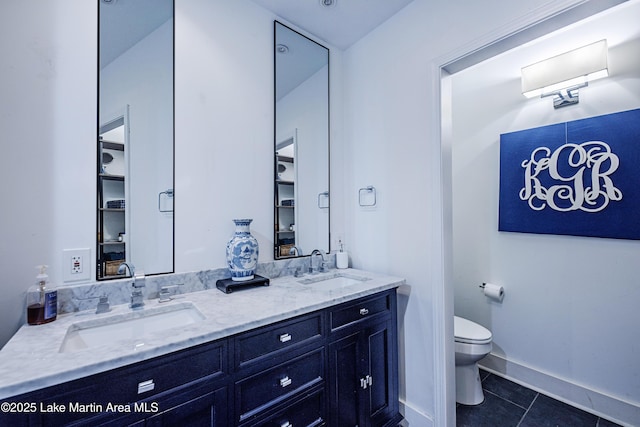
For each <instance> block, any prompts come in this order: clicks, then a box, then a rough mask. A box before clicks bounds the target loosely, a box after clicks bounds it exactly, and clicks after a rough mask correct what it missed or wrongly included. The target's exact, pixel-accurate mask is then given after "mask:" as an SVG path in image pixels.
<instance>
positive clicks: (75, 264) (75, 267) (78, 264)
mask: <svg viewBox="0 0 640 427" xmlns="http://www.w3.org/2000/svg"><path fill="white" fill-rule="evenodd" d="M83 264H84V262H83V260H82V256H80V255H75V256H72V257H71V274H82V267H83Z"/></svg>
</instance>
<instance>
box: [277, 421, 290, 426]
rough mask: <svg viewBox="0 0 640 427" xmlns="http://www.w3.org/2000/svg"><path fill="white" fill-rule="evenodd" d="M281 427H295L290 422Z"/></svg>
mask: <svg viewBox="0 0 640 427" xmlns="http://www.w3.org/2000/svg"><path fill="white" fill-rule="evenodd" d="M280 427H293V424H291V423H290V422H289V421H285V422H283V423H282V424H280Z"/></svg>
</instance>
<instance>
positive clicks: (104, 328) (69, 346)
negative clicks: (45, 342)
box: [59, 302, 205, 353]
mask: <svg viewBox="0 0 640 427" xmlns="http://www.w3.org/2000/svg"><path fill="white" fill-rule="evenodd" d="M204 319H205V317H204V316H203V315H202V313H200V311H199V310H198V309H197V308H196V307H195V306H194V305H193V304H192V303H189V302H183V303H180V304H175V305H171V306H166V307H159V308H153V309H142V310H140V311H132V312H130V313H125V314H119V315H115V316H111V317H106V318H101V319H93V320H86V321H82V322H76V323H74V324H72V325H71V326H69V329H67V333H66V335H65V337H64V339H63V340H62V345H61V346H60V350H59V352H60V353H67V352H72V351H78V350H83V349H87V348H92V347H96V346H99V345H104V344H111V343H116V342H119V343H122V345H125V346H127V345H131V346H133V347H134V348H137V347H140V346H143V345H144V338H145V337H147V336H149V335H150V334H154V333H157V332H163V331H168V330H170V329H173V328H179V327H184V326H187V325H190V324H193V323H196V322H200V321H202V320H204Z"/></svg>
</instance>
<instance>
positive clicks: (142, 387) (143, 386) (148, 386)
mask: <svg viewBox="0 0 640 427" xmlns="http://www.w3.org/2000/svg"><path fill="white" fill-rule="evenodd" d="M154 388H156V385H155V384H154V383H153V380H147V381H142V382H141V383H138V394H142V393H146V392H148V391H151V390H153V389H154Z"/></svg>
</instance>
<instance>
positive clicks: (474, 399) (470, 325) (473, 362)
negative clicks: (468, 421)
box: [453, 316, 492, 405]
mask: <svg viewBox="0 0 640 427" xmlns="http://www.w3.org/2000/svg"><path fill="white" fill-rule="evenodd" d="M453 332H454V335H455V351H456V402H458V403H462V404H463V405H479V404H480V403H482V402H483V401H484V393H483V392H482V384H481V382H480V372H479V371H478V361H479V360H480V359H482V358H483V357H485V356H486V355H487V354H489V353H490V352H491V348H492V346H491V331H489V330H488V329H487V328H485V327H483V326H480V325H478V324H477V323H474V322H472V321H471V320H467V319H465V318H463V317H458V316H454V321H453Z"/></svg>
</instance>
